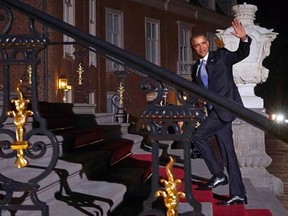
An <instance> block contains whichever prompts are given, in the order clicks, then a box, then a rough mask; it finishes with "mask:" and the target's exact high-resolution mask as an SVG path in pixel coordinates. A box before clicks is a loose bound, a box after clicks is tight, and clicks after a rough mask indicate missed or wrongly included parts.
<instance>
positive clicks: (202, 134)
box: [191, 109, 246, 195]
mask: <svg viewBox="0 0 288 216" xmlns="http://www.w3.org/2000/svg"><path fill="white" fill-rule="evenodd" d="M214 135H216V136H217V140H218V141H219V143H218V144H219V148H220V150H221V153H222V156H224V157H225V158H223V161H225V162H226V163H227V173H228V177H229V191H230V195H244V194H246V190H245V186H244V184H243V181H242V176H241V171H240V168H239V164H238V159H237V155H236V153H235V149H234V142H233V132H232V122H224V121H222V120H221V119H220V118H219V117H218V115H217V113H216V112H215V110H214V109H212V110H210V112H209V115H208V116H207V118H206V119H205V120H204V121H203V122H202V123H201V124H200V126H199V127H198V128H196V129H195V130H194V131H193V132H192V135H191V141H192V143H193V144H194V145H195V146H196V148H197V149H198V150H199V152H200V154H201V155H202V158H203V159H204V161H205V163H206V165H207V167H208V169H209V171H210V173H211V174H212V175H214V174H217V173H223V171H224V166H223V163H222V162H221V161H219V160H218V159H217V157H216V155H215V150H214V149H213V147H212V145H211V143H210V142H209V138H210V137H212V136H214Z"/></svg>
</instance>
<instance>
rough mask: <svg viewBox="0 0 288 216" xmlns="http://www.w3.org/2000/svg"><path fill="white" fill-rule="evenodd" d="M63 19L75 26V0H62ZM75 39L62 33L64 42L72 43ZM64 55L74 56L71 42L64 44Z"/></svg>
mask: <svg viewBox="0 0 288 216" xmlns="http://www.w3.org/2000/svg"><path fill="white" fill-rule="evenodd" d="M63 21H64V22H66V23H69V24H70V25H73V26H75V0H63ZM74 41H75V40H74V39H73V38H71V37H69V36H67V35H63V42H64V43H67V42H68V43H73V42H74ZM63 49H64V50H63V53H64V57H67V56H70V57H72V58H73V59H74V58H75V56H74V52H75V48H74V45H73V44H64V46H63Z"/></svg>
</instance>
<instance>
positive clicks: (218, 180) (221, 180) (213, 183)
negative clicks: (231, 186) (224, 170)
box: [196, 175, 228, 190]
mask: <svg viewBox="0 0 288 216" xmlns="http://www.w3.org/2000/svg"><path fill="white" fill-rule="evenodd" d="M226 184H228V179H227V176H226V175H223V176H222V177H217V176H215V175H213V176H212V178H210V179H209V181H208V182H207V183H206V184H202V185H200V186H199V187H198V188H196V190H211V189H212V188H216V187H218V186H219V185H226Z"/></svg>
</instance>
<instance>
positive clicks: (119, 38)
mask: <svg viewBox="0 0 288 216" xmlns="http://www.w3.org/2000/svg"><path fill="white" fill-rule="evenodd" d="M110 15H111V16H112V19H111V23H109V20H108V16H110ZM117 18H118V19H117ZM109 24H111V25H112V26H109ZM123 29H124V26H123V12H122V11H120V10H115V9H111V8H106V10H105V32H106V33H105V38H106V41H107V42H109V43H111V44H113V45H115V46H118V47H120V48H123V47H124V33H123ZM122 69H123V67H122V66H121V65H119V64H118V63H116V62H114V61H111V60H106V71H107V72H114V71H115V70H122Z"/></svg>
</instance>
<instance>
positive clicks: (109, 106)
mask: <svg viewBox="0 0 288 216" xmlns="http://www.w3.org/2000/svg"><path fill="white" fill-rule="evenodd" d="M115 94H116V92H115V91H107V92H106V101H107V103H106V109H107V110H106V111H107V113H114V114H115V113H116V112H117V107H116V106H115V105H118V103H117V101H112V100H113V96H114V95H115ZM115 103H117V104H115ZM114 104H115V105H114Z"/></svg>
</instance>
